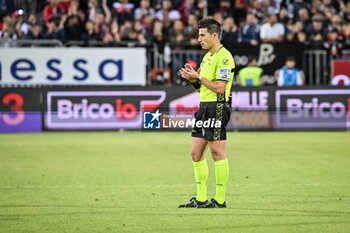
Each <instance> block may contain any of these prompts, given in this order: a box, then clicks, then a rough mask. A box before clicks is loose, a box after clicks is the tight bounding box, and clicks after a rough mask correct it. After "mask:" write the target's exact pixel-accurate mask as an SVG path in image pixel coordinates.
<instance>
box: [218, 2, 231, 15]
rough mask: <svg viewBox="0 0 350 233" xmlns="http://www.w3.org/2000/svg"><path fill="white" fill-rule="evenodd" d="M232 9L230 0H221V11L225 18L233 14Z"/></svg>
mask: <svg viewBox="0 0 350 233" xmlns="http://www.w3.org/2000/svg"><path fill="white" fill-rule="evenodd" d="M232 9H233V7H232V6H231V1H230V0H220V6H219V12H220V13H221V15H222V16H223V18H224V19H226V18H227V17H230V16H231V17H232V16H233V12H232Z"/></svg>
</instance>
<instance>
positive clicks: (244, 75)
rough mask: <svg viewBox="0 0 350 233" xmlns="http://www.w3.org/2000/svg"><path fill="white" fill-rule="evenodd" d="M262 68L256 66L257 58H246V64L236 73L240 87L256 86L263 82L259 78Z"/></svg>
mask: <svg viewBox="0 0 350 233" xmlns="http://www.w3.org/2000/svg"><path fill="white" fill-rule="evenodd" d="M262 73H263V69H262V68H260V67H258V66H257V58H256V57H254V56H251V57H249V58H248V66H247V67H245V68H242V69H241V70H240V71H239V73H238V80H239V84H240V85H241V86H242V87H258V86H262V85H263V84H264V82H263V80H262V79H260V78H261V75H262Z"/></svg>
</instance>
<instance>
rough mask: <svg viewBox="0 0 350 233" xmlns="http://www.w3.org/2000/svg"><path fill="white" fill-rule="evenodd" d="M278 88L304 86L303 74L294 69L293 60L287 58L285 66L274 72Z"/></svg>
mask: <svg viewBox="0 0 350 233" xmlns="http://www.w3.org/2000/svg"><path fill="white" fill-rule="evenodd" d="M276 74H277V75H278V79H277V85H278V86H302V85H303V84H304V72H303V71H301V70H298V69H297V68H296V67H295V59H294V58H293V57H287V59H286V63H285V65H284V66H283V67H282V68H281V69H280V70H277V71H276Z"/></svg>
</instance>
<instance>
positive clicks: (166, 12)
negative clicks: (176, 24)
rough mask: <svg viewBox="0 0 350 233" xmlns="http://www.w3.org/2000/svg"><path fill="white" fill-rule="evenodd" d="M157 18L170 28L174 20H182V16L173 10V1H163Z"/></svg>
mask: <svg viewBox="0 0 350 233" xmlns="http://www.w3.org/2000/svg"><path fill="white" fill-rule="evenodd" d="M156 18H157V19H159V20H161V21H163V23H164V26H166V27H169V26H170V24H171V23H172V22H173V21H174V20H177V19H181V15H180V13H179V12H178V11H177V10H175V9H173V8H172V3H171V0H163V1H162V8H161V9H160V10H159V11H157V13H156Z"/></svg>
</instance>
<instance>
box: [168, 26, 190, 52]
mask: <svg viewBox="0 0 350 233" xmlns="http://www.w3.org/2000/svg"><path fill="white" fill-rule="evenodd" d="M169 37H170V43H171V44H173V45H177V46H179V45H183V44H184V43H185V42H187V41H188V38H189V35H188V33H187V32H186V30H184V25H183V23H182V21H181V20H180V19H177V20H175V21H174V25H173V27H172V28H171V29H170V30H169Z"/></svg>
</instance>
